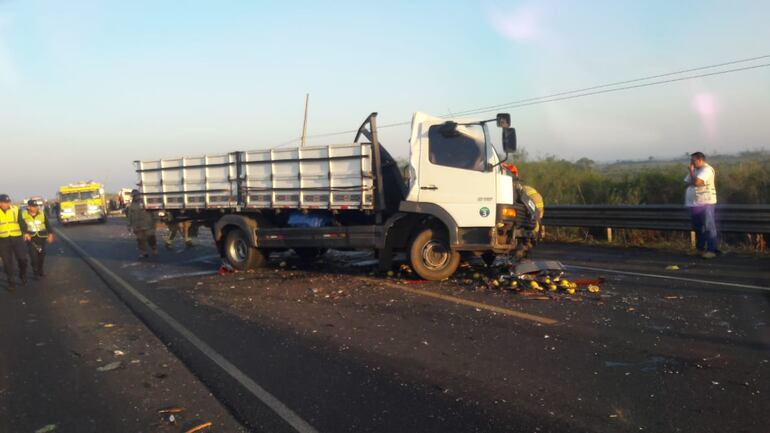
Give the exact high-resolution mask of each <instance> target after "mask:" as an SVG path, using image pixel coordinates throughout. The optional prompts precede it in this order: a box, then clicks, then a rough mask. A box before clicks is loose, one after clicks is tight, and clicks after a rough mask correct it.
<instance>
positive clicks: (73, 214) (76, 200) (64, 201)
mask: <svg viewBox="0 0 770 433" xmlns="http://www.w3.org/2000/svg"><path fill="white" fill-rule="evenodd" d="M58 199H59V212H58V215H57V218H58V220H59V222H61V223H62V224H64V225H67V224H70V223H74V222H84V221H97V222H101V223H104V222H106V221H107V199H106V196H105V194H104V187H103V186H102V185H101V184H99V183H96V182H81V183H77V184H70V185H64V186H62V187H61V188H59V193H58Z"/></svg>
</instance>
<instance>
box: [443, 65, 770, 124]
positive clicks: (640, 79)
mask: <svg viewBox="0 0 770 433" xmlns="http://www.w3.org/2000/svg"><path fill="white" fill-rule="evenodd" d="M767 58H770V54H766V55H764V56H757V57H750V58H747V59H740V60H732V61H729V62H724V63H717V64H713V65H707V66H699V67H697V68H689V69H682V70H679V71H674V72H667V73H665V74H657V75H649V76H646V77H639V78H633V79H631V80H623V81H616V82H614V83H607V84H600V85H597V86H591V87H584V88H582V89H575V90H569V91H566V92H559V93H553V94H550V95H545V96H538V97H534V98H525V99H519V100H517V101H512V102H507V103H504V104H496V105H490V106H487V107H479V108H473V109H470V110H465V111H460V112H457V113H455V115H459V116H462V115H465V114H467V113H475V112H478V111H480V110H494V109H497V108H498V107H507V106H510V105H512V104H519V103H522V102H531V101H535V100H539V99H547V98H554V97H557V96H564V95H570V94H573V93H580V92H588V91H591V90H596V89H603V88H605V87H614V86H621V85H623V84H630V83H636V82H639V81H648V80H654V79H656V78H663V77H670V76H672V75H681V74H686V73H688V72H695V71H702V70H705V69H713V68H719V67H722V66H729V65H735V64H738V63H746V62H752V61H756V60H761V59H767Z"/></svg>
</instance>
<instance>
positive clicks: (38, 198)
mask: <svg viewBox="0 0 770 433" xmlns="http://www.w3.org/2000/svg"><path fill="white" fill-rule="evenodd" d="M30 200H34V201H35V203H37V205H38V206H40V208H41V209H43V208H44V207H45V199H44V198H43V197H42V196H39V195H33V196H32V197H27V198H25V199H24V200H22V202H21V204H20V205H19V209H21V210H27V205H28V203H29V201H30Z"/></svg>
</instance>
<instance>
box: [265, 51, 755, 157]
mask: <svg viewBox="0 0 770 433" xmlns="http://www.w3.org/2000/svg"><path fill="white" fill-rule="evenodd" d="M766 58H770V54H768V55H762V56H757V57H750V58H746V59H739V60H732V61H729V62H723V63H717V64H712V65H706V66H699V67H696V68H689V69H682V70H678V71H674V72H667V73H665V74H657V75H650V76H646V77H639V78H634V79H630V80H623V81H616V82H613V83H607V84H601V85H596V86H591V87H584V88H581V89H575V90H569V91H564V92H558V93H553V94H550V95H544V96H538V97H531V98H525V99H519V100H517V101H512V102H508V103H504V104H497V105H489V106H486V107H479V108H474V109H469V110H464V111H460V112H457V113H454V115H455V116H466V115H472V114H482V113H489V112H493V111H496V110H499V109H503V108H507V109H510V108H519V107H526V106H530V105H537V104H544V103H548V102H556V101H564V100H569V99H576V98H582V97H585V96H593V95H599V94H603V93H611V92H618V91H622V90H630V89H637V88H642V87H650V86H655V85H661V84H668V83H674V82H678V81H685V80H692V79H695V78H703V77H709V76H715V75H723V74H728V73H733V72H740V71H746V70H750V69H757V68H763V67H767V66H770V63H764V64H759V65H751V66H744V67H740V68H733V69H726V70H721V71H716V72H708V73H703V74H696V75H688V76H686V77H678V78H671V79H667V80H659V81H653V82H649V83H641V84H635V85H630V86H623V84H630V83H637V82H640V81H649V80H653V79H656V78H662V77H670V76H674V75H681V74H685V73H688V72H695V71H702V70H707V69H713V68H718V67H723V66H728V65H735V64H739V63H746V62H751V61H756V60H760V59H766ZM616 86H621V87H616ZM608 87H610V88H608ZM598 89H603V90H598ZM441 117H447V116H446V115H445V116H441ZM409 123H411V122H410V121H405V122H396V123H390V124H385V125H381V126H379V127H378V128H379V129H384V128H391V127H395V126H402V125H408V124H409ZM356 132H358V130H357V129H351V130H346V131H337V132H327V133H322V134H315V135H309V136H308V137H307V138H324V137H333V136H336V135H343V134H353V133H356ZM298 141H300V138H295V139H292V140H289V141H286V142H284V143H281V144H278V145H276V146H273V147H272V148H278V147H283V146H287V145H289V144H292V143H296V142H298Z"/></svg>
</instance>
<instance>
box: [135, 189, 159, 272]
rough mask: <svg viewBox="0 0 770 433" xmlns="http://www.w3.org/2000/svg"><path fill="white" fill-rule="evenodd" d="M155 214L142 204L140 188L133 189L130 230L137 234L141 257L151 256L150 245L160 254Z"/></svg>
mask: <svg viewBox="0 0 770 433" xmlns="http://www.w3.org/2000/svg"><path fill="white" fill-rule="evenodd" d="M156 224H157V221H156V218H155V215H154V214H153V213H151V212H149V211H147V210H146V209H145V208H144V206H143V205H142V200H141V198H140V193H139V190H136V189H135V190H133V191H131V205H130V206H129V207H128V230H129V231H131V232H133V233H134V236H136V244H137V246H138V247H139V258H140V259H146V258H147V257H149V256H150V255H149V253H148V247H149V248H150V249H152V254H153V255H157V254H158V245H157V243H158V241H157V239H156V238H155V226H156Z"/></svg>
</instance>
